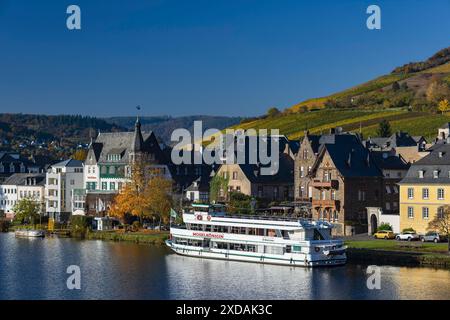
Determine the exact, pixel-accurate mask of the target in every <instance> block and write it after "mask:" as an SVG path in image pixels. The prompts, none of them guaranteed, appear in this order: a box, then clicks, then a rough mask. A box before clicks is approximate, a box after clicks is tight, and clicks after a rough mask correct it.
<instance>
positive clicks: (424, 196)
mask: <svg viewBox="0 0 450 320" xmlns="http://www.w3.org/2000/svg"><path fill="white" fill-rule="evenodd" d="M428 197H429V190H428V188H423V189H422V199H424V200H427V199H428Z"/></svg>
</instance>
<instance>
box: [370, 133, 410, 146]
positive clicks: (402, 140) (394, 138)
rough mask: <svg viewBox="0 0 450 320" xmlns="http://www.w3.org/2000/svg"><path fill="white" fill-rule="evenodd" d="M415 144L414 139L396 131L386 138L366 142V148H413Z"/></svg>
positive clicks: (376, 138)
mask: <svg viewBox="0 0 450 320" xmlns="http://www.w3.org/2000/svg"><path fill="white" fill-rule="evenodd" d="M367 143H368V144H367ZM417 143H418V141H416V140H415V139H414V137H412V136H410V135H409V134H408V133H407V132H403V131H397V132H396V133H394V134H392V135H391V136H390V137H388V138H385V137H374V138H369V139H368V140H367V141H366V145H367V147H372V146H373V145H375V146H376V147H378V148H397V147H413V146H417Z"/></svg>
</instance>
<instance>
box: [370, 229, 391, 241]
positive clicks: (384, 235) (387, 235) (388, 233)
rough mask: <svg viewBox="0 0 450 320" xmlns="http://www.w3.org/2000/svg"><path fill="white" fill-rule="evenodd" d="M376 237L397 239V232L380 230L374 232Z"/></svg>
mask: <svg viewBox="0 0 450 320" xmlns="http://www.w3.org/2000/svg"><path fill="white" fill-rule="evenodd" d="M373 237H374V238H375V239H395V234H394V232H392V231H391V230H380V231H377V232H375V233H374V235H373Z"/></svg>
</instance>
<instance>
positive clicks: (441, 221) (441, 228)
mask: <svg viewBox="0 0 450 320" xmlns="http://www.w3.org/2000/svg"><path fill="white" fill-rule="evenodd" d="M428 229H429V230H433V231H438V232H440V233H441V234H442V235H445V236H446V237H447V242H448V253H449V254H450V206H449V205H445V206H443V207H441V208H440V210H438V214H437V215H436V216H435V217H434V219H433V220H431V221H430V222H429V223H428Z"/></svg>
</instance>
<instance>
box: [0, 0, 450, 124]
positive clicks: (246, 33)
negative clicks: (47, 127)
mask: <svg viewBox="0 0 450 320" xmlns="http://www.w3.org/2000/svg"><path fill="white" fill-rule="evenodd" d="M70 4H77V5H79V6H80V8H81V12H82V21H81V22H82V30H80V31H69V30H68V29H67V28H66V17H67V14H66V8H67V6H68V5H70ZM370 4H378V5H379V6H380V7H381V10H382V29H381V30H375V31H370V30H368V29H367V28H366V19H367V17H368V15H367V14H366V8H367V7H368V5H370ZM449 33H450V0H433V1H420V0H415V1H411V0H409V1H407V0H395V1H364V0H344V1H331V0H330V1H325V0H315V1H313V0H311V1H302V0H240V1H237V0H127V1H113V0H109V1H108V0H103V1H100V0H71V1H63V0H53V1H30V0H28V1H24V0H0V112H22V113H46V114H62V113H64V114H83V115H94V116H117V115H134V114H135V113H136V110H135V109H134V106H135V105H138V104H140V105H142V111H141V112H142V114H144V115H174V116H178V115H192V114H209V115H229V116H252V115H259V114H262V113H264V112H265V111H266V110H267V109H268V108H269V107H271V106H276V107H279V108H280V109H284V108H286V107H289V106H291V105H293V104H295V103H297V102H299V101H301V100H304V99H307V98H311V97H317V96H323V95H327V94H330V93H333V92H335V91H339V90H341V89H345V88H347V87H349V86H352V85H355V84H359V83H361V82H363V81H366V80H370V79H372V78H374V77H376V76H378V75H381V74H384V73H388V72H390V71H391V70H392V69H393V68H394V67H396V66H399V65H402V64H404V63H406V62H409V61H414V60H421V59H424V58H427V57H429V56H430V55H432V54H434V53H435V52H436V51H438V50H439V49H442V48H444V47H447V46H449V45H450V43H449V41H448V40H449Z"/></svg>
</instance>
